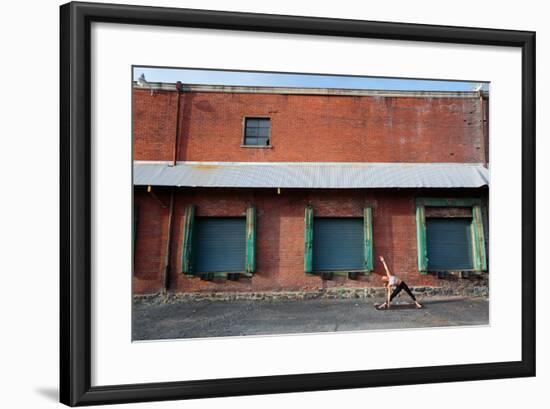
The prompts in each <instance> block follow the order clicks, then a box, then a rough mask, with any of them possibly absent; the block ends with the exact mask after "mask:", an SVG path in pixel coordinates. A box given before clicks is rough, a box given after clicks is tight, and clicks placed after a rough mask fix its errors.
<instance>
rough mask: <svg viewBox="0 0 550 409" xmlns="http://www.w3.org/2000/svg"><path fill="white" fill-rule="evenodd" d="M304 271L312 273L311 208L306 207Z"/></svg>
mask: <svg viewBox="0 0 550 409" xmlns="http://www.w3.org/2000/svg"><path fill="white" fill-rule="evenodd" d="M304 271H305V272H306V273H308V274H311V273H313V206H310V205H307V206H306V210H305V215H304Z"/></svg>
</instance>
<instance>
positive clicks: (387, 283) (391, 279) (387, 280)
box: [378, 256, 422, 309]
mask: <svg viewBox="0 0 550 409" xmlns="http://www.w3.org/2000/svg"><path fill="white" fill-rule="evenodd" d="M380 261H381V262H382V264H383V265H384V269H385V270H386V275H385V276H383V277H382V280H383V281H384V287H386V302H384V303H383V304H381V305H379V306H378V309H385V308H390V304H391V301H392V300H393V299H394V298H395V296H396V295H397V294H399V293H400V292H401V290H405V292H406V293H407V294H409V296H410V297H411V298H412V299H413V301H414V303H415V304H416V308H422V304H420V303H419V302H418V301H416V297H415V296H414V294H413V293H412V291H411V289H410V288H409V287H408V286H407V284H406V283H405V282H404V281H403V280H400V279H399V278H397V276H395V275H392V273H391V272H390V269H389V268H388V266H387V265H386V261H385V260H384V257H382V256H380ZM392 286H395V289H394V290H393V292H392V291H391V289H392ZM390 294H391V295H390Z"/></svg>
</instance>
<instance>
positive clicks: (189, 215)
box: [181, 205, 195, 276]
mask: <svg viewBox="0 0 550 409" xmlns="http://www.w3.org/2000/svg"><path fill="white" fill-rule="evenodd" d="M194 220H195V205H188V206H186V207H185V211H184V216H183V240H182V249H181V272H182V273H183V274H185V275H188V276H192V275H193V271H192V270H193V267H192V263H191V261H192V251H193V224H194Z"/></svg>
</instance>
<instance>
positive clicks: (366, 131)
mask: <svg viewBox="0 0 550 409" xmlns="http://www.w3.org/2000/svg"><path fill="white" fill-rule="evenodd" d="M180 98H181V100H180V102H181V109H180V114H181V116H180V131H181V140H180V146H179V153H178V160H191V161H259V162H263V161H282V162H284V161H311V162H315V161H318V162H353V161H359V162H363V161H367V162H484V161H485V157H484V156H485V150H484V146H483V144H484V138H483V120H482V109H481V100H480V99H479V98H428V97H422V98H420V97H406V98H405V97H370V96H361V97H350V96H312V95H277V94H233V93H205V92H202V93H201V92H192V93H190V92H187V93H182V94H181V95H180ZM176 101H177V93H176V92H173V91H155V92H154V94H153V95H151V93H150V91H148V90H139V89H134V117H133V118H134V121H133V125H134V138H135V139H134V159H137V160H171V159H172V155H173V153H172V152H173V149H174V137H175V129H176V128H175V127H176V118H175V115H176V114H175V113H176V110H177V107H176ZM245 116H262V117H270V118H271V122H272V129H271V143H272V145H273V148H272V149H257V148H256V149H254V148H242V147H241V142H242V136H243V118H244V117H245Z"/></svg>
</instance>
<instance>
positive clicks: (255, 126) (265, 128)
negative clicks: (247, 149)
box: [244, 118, 271, 146]
mask: <svg viewBox="0 0 550 409" xmlns="http://www.w3.org/2000/svg"><path fill="white" fill-rule="evenodd" d="M270 131H271V120H270V119H269V118H247V119H246V120H245V129H244V144H245V145H246V146H270V142H269V136H270Z"/></svg>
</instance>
